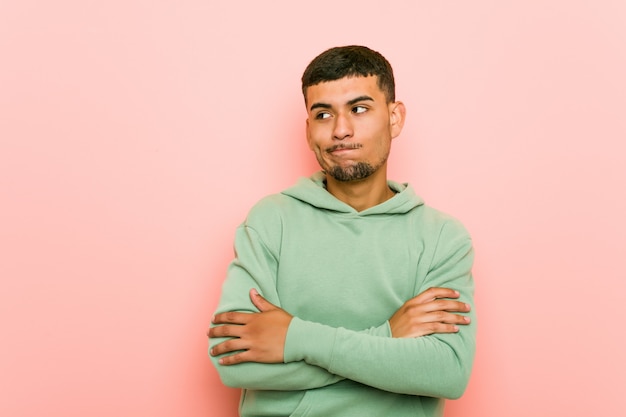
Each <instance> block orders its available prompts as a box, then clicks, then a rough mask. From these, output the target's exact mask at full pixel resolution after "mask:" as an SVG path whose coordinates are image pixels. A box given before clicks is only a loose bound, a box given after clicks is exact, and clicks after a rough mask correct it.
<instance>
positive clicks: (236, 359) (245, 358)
mask: <svg viewBox="0 0 626 417" xmlns="http://www.w3.org/2000/svg"><path fill="white" fill-rule="evenodd" d="M218 362H219V364H220V365H226V366H228V365H237V364H238V363H244V362H254V361H253V360H252V359H251V358H250V357H249V353H248V351H244V352H241V353H235V354H234V355H228V356H224V357H223V358H219V360H218Z"/></svg>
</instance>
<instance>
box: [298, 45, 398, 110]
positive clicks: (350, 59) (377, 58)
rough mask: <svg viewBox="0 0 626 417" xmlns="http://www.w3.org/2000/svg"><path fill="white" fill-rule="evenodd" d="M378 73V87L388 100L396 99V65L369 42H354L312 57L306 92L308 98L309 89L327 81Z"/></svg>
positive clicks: (304, 78) (304, 85) (304, 83)
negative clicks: (394, 66) (373, 48)
mask: <svg viewBox="0 0 626 417" xmlns="http://www.w3.org/2000/svg"><path fill="white" fill-rule="evenodd" d="M372 75H375V76H376V77H377V79H378V88H380V90H381V91H382V92H383V93H384V94H385V98H386V99H387V102H388V103H391V102H394V101H395V100H396V86H395V81H394V79H393V69H392V68H391V65H390V64H389V62H388V61H387V60H386V59H385V57H384V56H382V55H381V54H380V53H378V52H376V51H373V50H371V49H370V48H368V47H365V46H359V45H350V46H338V47H335V48H331V49H328V50H326V51H324V52H322V53H321V54H319V55H318V56H317V57H315V58H314V59H313V61H311V63H310V64H309V65H308V66H307V67H306V69H305V70H304V74H302V94H303V95H304V100H305V101H306V89H307V88H308V87H310V86H313V85H317V84H319V83H323V82H327V81H335V80H339V79H341V78H345V77H369V76H372Z"/></svg>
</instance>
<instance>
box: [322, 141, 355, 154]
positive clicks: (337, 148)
mask: <svg viewBox="0 0 626 417" xmlns="http://www.w3.org/2000/svg"><path fill="white" fill-rule="evenodd" d="M362 147H363V145H361V144H360V143H352V144H343V143H341V144H338V145H333V146H331V147H330V148H326V152H328V153H333V152H336V151H343V150H352V149H360V148H362Z"/></svg>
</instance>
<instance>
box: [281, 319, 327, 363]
mask: <svg viewBox="0 0 626 417" xmlns="http://www.w3.org/2000/svg"><path fill="white" fill-rule="evenodd" d="M336 335H337V329H335V328H333V327H330V326H325V325H323V324H319V323H313V322H310V321H305V320H301V319H299V318H298V317H294V318H292V319H291V323H290V324H289V328H288V329H287V338H286V340H285V350H284V361H285V363H288V362H296V361H305V362H306V363H308V364H310V365H316V366H320V367H322V368H325V369H326V370H330V369H329V368H330V364H331V360H332V352H333V347H334V345H335V338H336Z"/></svg>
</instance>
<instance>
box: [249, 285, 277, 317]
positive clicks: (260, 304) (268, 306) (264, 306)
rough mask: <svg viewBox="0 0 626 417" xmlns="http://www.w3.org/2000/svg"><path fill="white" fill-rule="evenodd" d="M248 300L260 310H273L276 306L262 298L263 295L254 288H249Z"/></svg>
mask: <svg viewBox="0 0 626 417" xmlns="http://www.w3.org/2000/svg"><path fill="white" fill-rule="evenodd" d="M250 300H251V301H252V304H254V306H255V307H256V308H258V309H259V311H260V312H264V311H270V310H275V309H277V308H278V307H276V306H275V305H274V304H272V303H270V302H269V301H267V300H266V299H265V298H263V296H262V295H261V294H259V292H258V291H257V290H256V289H254V288H252V289H251V290H250Z"/></svg>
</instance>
